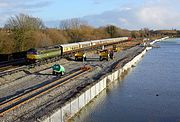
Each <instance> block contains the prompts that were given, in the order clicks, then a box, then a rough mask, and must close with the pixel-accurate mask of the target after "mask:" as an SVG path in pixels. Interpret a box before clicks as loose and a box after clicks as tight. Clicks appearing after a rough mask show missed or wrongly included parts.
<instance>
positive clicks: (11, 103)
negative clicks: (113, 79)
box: [0, 66, 92, 117]
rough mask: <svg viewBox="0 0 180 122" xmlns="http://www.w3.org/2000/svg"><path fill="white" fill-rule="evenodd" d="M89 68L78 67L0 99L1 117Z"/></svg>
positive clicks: (87, 70)
mask: <svg viewBox="0 0 180 122" xmlns="http://www.w3.org/2000/svg"><path fill="white" fill-rule="evenodd" d="M90 69H92V67H90V66H85V67H83V68H79V69H78V70H77V71H76V72H74V73H72V74H70V75H67V76H66V77H63V78H60V79H58V80H55V81H53V82H50V83H48V84H45V85H43V86H40V87H38V88H35V89H32V90H30V91H27V92H25V93H23V94H19V95H16V96H14V97H12V98H9V99H8V100H6V101H2V102H1V103H0V116H1V117H2V116H3V115H4V114H6V113H8V112H10V111H12V110H14V109H16V108H18V107H19V106H21V105H23V104H25V103H27V102H30V101H32V100H34V99H35V98H37V97H39V96H41V95H43V94H46V93H47V92H50V91H51V90H53V89H55V88H57V87H59V86H62V85H64V84H66V83H68V82H70V80H72V79H74V78H76V77H79V76H80V75H83V74H85V73H87V72H89V70H90Z"/></svg>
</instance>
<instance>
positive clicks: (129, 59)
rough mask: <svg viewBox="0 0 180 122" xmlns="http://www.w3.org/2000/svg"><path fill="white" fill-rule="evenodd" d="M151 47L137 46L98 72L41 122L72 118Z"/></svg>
mask: <svg viewBox="0 0 180 122" xmlns="http://www.w3.org/2000/svg"><path fill="white" fill-rule="evenodd" d="M164 39H167V37H166V38H162V39H158V40H155V41H153V42H152V44H154V43H155V42H157V41H162V40H164ZM150 49H152V47H144V48H139V50H138V51H136V52H134V53H133V54H131V55H126V56H125V57H123V58H122V59H119V60H117V61H116V62H114V63H113V64H112V65H111V66H110V68H109V69H108V68H107V70H105V71H104V72H101V73H100V74H98V80H96V81H94V82H93V83H92V84H90V85H88V86H86V87H84V88H83V89H82V90H81V91H78V93H77V94H75V95H74V96H72V98H71V99H69V100H68V101H67V102H65V103H64V104H63V105H62V106H61V108H58V109H56V110H54V112H53V113H52V114H50V115H48V116H46V118H44V119H43V120H42V121H43V122H52V121H53V122H56V121H58V122H64V121H67V120H68V119H70V118H72V117H73V116H74V115H75V114H77V113H78V112H79V111H80V110H81V109H82V108H83V107H85V106H86V105H87V104H88V103H90V102H91V101H92V100H93V99H94V98H95V97H97V96H98V94H100V93H101V92H102V91H103V90H104V89H106V87H108V85H109V84H111V83H113V82H114V81H116V80H121V79H120V78H121V76H122V75H123V74H124V73H125V72H126V71H127V70H128V69H129V68H132V67H134V66H135V65H136V64H137V62H138V61H139V60H141V58H142V56H143V55H145V53H146V52H147V51H148V50H150Z"/></svg>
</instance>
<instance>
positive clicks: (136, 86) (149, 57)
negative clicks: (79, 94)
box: [72, 39, 180, 122]
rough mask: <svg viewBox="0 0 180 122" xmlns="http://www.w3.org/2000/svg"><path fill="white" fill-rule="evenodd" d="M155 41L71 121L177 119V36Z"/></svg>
mask: <svg viewBox="0 0 180 122" xmlns="http://www.w3.org/2000/svg"><path fill="white" fill-rule="evenodd" d="M156 44H157V45H159V46H160V47H161V48H154V49H152V50H150V51H149V52H148V53H146V55H145V56H144V57H143V59H142V60H141V61H140V62H139V64H138V65H137V66H136V67H135V68H133V69H131V71H130V72H129V73H128V75H127V76H126V77H125V78H124V80H123V81H121V82H116V83H114V84H113V85H112V86H110V87H109V88H108V89H107V90H106V91H104V92H103V93H102V94H101V95H100V97H98V98H96V99H95V100H94V101H93V102H92V103H90V104H89V105H88V106H87V107H86V108H85V109H83V110H82V111H81V112H80V114H79V115H78V116H76V117H75V118H74V119H73V120H72V121H75V122H180V39H169V40H166V41H163V42H160V43H156Z"/></svg>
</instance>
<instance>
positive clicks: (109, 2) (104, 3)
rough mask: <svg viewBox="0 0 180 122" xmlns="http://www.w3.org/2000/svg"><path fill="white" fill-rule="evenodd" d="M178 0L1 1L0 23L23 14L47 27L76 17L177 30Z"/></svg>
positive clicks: (100, 22) (94, 23)
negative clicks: (34, 18) (40, 21)
mask: <svg viewBox="0 0 180 122" xmlns="http://www.w3.org/2000/svg"><path fill="white" fill-rule="evenodd" d="M179 5H180V0H0V26H1V27H3V26H4V24H5V23H6V22H7V20H8V18H10V17H13V16H14V15H18V14H20V13H24V14H27V15H30V16H33V17H38V18H41V19H42V20H43V22H44V23H45V24H46V26H48V27H58V26H59V22H60V20H65V19H71V18H79V19H82V20H85V21H87V23H88V24H89V25H91V26H95V27H99V26H105V25H110V24H112V25H116V26H118V27H121V28H126V29H131V30H135V29H141V28H149V29H155V30H156V29H180V7H179Z"/></svg>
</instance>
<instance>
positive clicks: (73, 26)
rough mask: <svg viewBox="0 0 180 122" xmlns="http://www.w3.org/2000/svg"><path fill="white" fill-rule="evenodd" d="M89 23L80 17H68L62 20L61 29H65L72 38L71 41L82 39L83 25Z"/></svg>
mask: <svg viewBox="0 0 180 122" xmlns="http://www.w3.org/2000/svg"><path fill="white" fill-rule="evenodd" d="M83 25H87V22H85V21H82V20H80V19H78V18H73V19H67V20H62V21H60V26H59V27H60V29H61V30H63V31H65V32H66V33H67V34H68V36H69V37H70V38H71V40H70V42H78V41H81V40H82V39H81V34H82V33H81V27H82V26H83Z"/></svg>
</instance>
